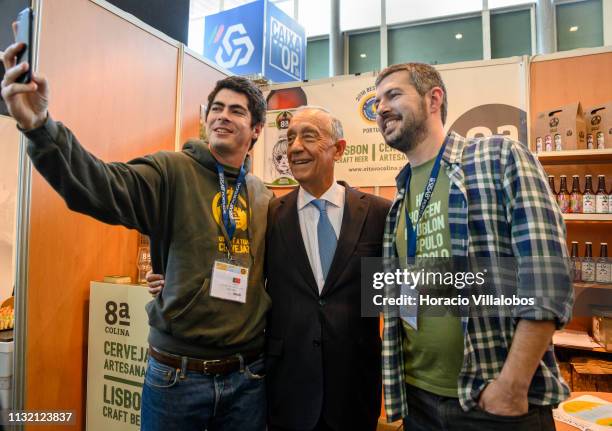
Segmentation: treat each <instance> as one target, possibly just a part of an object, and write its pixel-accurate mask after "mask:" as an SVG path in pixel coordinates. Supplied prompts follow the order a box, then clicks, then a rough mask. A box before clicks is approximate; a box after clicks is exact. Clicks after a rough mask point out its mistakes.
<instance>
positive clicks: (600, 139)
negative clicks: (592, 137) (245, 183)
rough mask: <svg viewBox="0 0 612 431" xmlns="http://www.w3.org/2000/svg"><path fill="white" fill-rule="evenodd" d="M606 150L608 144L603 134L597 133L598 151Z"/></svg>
mask: <svg viewBox="0 0 612 431" xmlns="http://www.w3.org/2000/svg"><path fill="white" fill-rule="evenodd" d="M605 148H606V142H605V138H604V134H603V132H597V149H598V150H603V149H605Z"/></svg>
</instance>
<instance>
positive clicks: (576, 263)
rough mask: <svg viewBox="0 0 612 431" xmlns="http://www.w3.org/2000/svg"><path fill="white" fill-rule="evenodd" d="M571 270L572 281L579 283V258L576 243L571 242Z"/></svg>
mask: <svg viewBox="0 0 612 431" xmlns="http://www.w3.org/2000/svg"><path fill="white" fill-rule="evenodd" d="M571 262H572V263H571V269H572V273H573V277H572V279H573V280H574V281H580V280H581V279H582V274H581V265H580V256H578V241H572V257H571Z"/></svg>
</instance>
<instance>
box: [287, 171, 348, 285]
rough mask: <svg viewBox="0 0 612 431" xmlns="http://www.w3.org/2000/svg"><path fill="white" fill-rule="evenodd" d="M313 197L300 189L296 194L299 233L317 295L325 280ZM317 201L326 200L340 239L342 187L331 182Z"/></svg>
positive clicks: (317, 210)
mask: <svg viewBox="0 0 612 431" xmlns="http://www.w3.org/2000/svg"><path fill="white" fill-rule="evenodd" d="M315 199H317V198H315V197H314V196H313V195H311V194H310V193H308V192H307V191H306V190H304V189H303V188H302V187H300V190H299V192H298V198H297V209H298V218H299V220H300V231H301V232H302V239H303V240H304V247H305V248H306V254H307V255H308V260H309V262H310V267H311V268H312V271H313V275H314V278H315V280H316V281H317V286H318V288H319V293H321V291H322V290H323V285H324V284H325V279H324V278H323V269H322V268H321V257H320V256H319V238H318V236H317V224H318V223H319V215H320V213H319V209H318V208H317V207H316V206H314V205H313V204H311V203H310V202H311V201H313V200H315ZM319 199H324V200H326V201H327V202H328V203H327V216H328V217H329V221H330V222H331V225H332V227H333V228H334V232H336V239H338V238H339V237H340V227H341V226H342V216H343V214H344V186H342V185H340V184H338V183H337V182H336V181H334V182H333V184H332V186H331V187H330V188H329V189H328V190H327V191H326V192H325V193H323V194H322V195H321V197H320V198H319Z"/></svg>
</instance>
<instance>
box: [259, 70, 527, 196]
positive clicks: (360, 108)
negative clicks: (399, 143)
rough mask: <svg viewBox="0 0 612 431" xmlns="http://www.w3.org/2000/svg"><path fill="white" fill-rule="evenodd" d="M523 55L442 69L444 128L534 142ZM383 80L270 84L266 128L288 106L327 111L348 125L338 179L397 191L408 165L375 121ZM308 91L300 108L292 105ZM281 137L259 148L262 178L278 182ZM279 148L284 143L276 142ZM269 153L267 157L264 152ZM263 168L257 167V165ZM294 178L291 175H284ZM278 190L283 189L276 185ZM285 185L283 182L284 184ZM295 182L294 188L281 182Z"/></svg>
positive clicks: (359, 78) (270, 137)
mask: <svg viewBox="0 0 612 431" xmlns="http://www.w3.org/2000/svg"><path fill="white" fill-rule="evenodd" d="M525 64H526V63H525V60H524V59H523V58H511V59H504V60H496V61H495V62H482V61H479V62H471V63H467V62H466V63H459V64H456V65H454V64H449V65H443V66H438V67H437V69H438V70H439V72H440V74H441V75H442V79H443V80H444V83H445V85H446V89H447V92H448V100H449V103H448V118H447V120H446V125H445V128H446V130H447V131H450V130H453V131H455V132H457V133H459V134H461V135H463V136H467V137H470V138H472V137H482V136H490V135H493V134H500V135H507V136H508V137H509V138H512V139H514V140H519V141H521V142H523V143H524V144H527V115H526V111H527V94H528V93H527V87H526V82H527V81H526V79H527V74H526V70H527V68H526V66H525ZM375 79H376V76H375V74H373V73H368V74H366V73H364V74H361V75H359V76H350V77H338V78H332V79H327V80H324V81H319V82H307V83H301V84H299V85H296V86H293V87H291V86H289V85H278V86H274V85H273V86H270V88H269V89H270V92H269V93H266V94H267V96H268V98H269V99H270V100H269V102H268V107H269V109H270V111H272V110H274V111H272V112H270V111H269V115H268V120H267V125H268V124H271V125H272V126H274V122H273V121H271V119H272V120H273V119H274V118H275V116H277V115H279V114H278V112H277V111H276V110H277V109H279V108H278V107H279V106H282V107H283V109H286V108H288V107H291V108H296V107H298V106H300V105H315V106H322V107H325V108H326V109H328V110H329V111H330V112H331V113H332V114H334V115H335V116H336V117H337V118H338V119H339V120H340V121H341V122H342V125H343V129H344V138H345V139H346V150H345V151H344V155H343V157H342V158H341V159H340V160H339V161H338V162H337V163H336V167H335V172H334V175H335V177H336V178H337V179H338V180H344V181H346V182H348V183H349V184H350V185H351V186H356V187H368V186H395V176H396V175H397V174H398V173H399V171H400V170H401V169H402V168H403V167H404V166H405V165H406V163H407V161H408V160H407V158H406V156H405V155H404V154H403V153H400V152H399V151H396V150H394V149H393V148H391V147H389V146H388V145H387V144H385V142H384V140H383V137H382V135H381V134H380V131H379V130H378V125H377V124H376V115H377V114H376V104H375V100H376V87H375V85H374V81H375ZM298 92H299V93H301V94H303V97H301V98H300V100H299V103H300V105H298V104H294V103H292V102H291V101H292V100H293V99H296V97H295V95H296V94H298ZM277 135H279V136H280V134H275V133H266V134H265V136H264V138H265V145H256V146H255V157H254V158H255V159H258V158H259V159H262V160H263V163H262V164H260V167H259V168H258V170H256V171H255V174H256V175H260V176H261V177H262V178H264V181H266V182H268V183H273V182H274V181H275V178H276V177H275V176H276V175H277V172H279V173H280V170H279V169H278V167H277V166H276V165H277V164H278V163H277V160H283V154H282V152H281V151H280V148H279V147H280V146H281V145H280V143H281V141H282V139H281V137H279V136H277ZM277 144H278V145H277ZM261 151H264V152H265V154H261ZM285 158H286V156H285ZM256 166H257V165H256ZM283 175H284V176H285V177H288V178H292V176H291V172H290V170H288V171H287V172H285V173H284V174H283ZM274 185H277V184H274ZM278 185H281V184H278ZM282 185H289V184H282Z"/></svg>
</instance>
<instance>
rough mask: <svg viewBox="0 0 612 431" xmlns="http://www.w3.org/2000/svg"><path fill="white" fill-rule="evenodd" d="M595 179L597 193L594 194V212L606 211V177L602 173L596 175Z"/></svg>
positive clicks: (602, 212) (607, 202)
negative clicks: (596, 181)
mask: <svg viewBox="0 0 612 431" xmlns="http://www.w3.org/2000/svg"><path fill="white" fill-rule="evenodd" d="M597 180H598V182H599V184H598V185H597V193H596V194H595V212H596V213H597V214H607V213H608V206H609V201H608V193H607V192H606V177H605V176H604V175H598V176H597Z"/></svg>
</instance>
